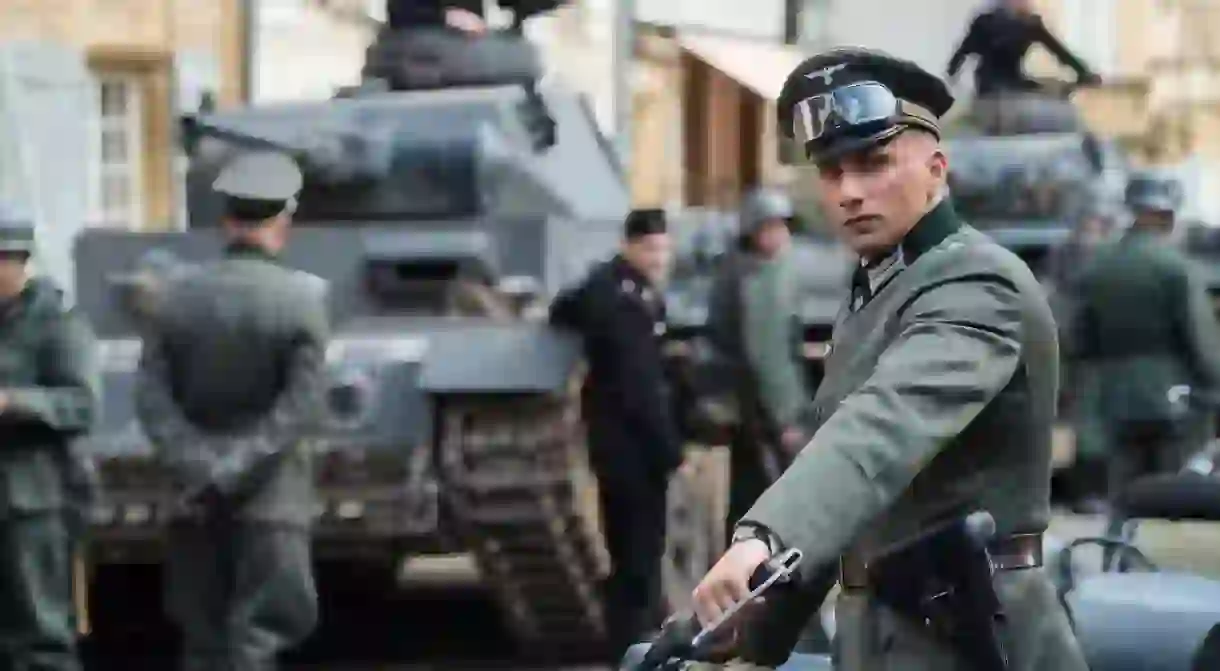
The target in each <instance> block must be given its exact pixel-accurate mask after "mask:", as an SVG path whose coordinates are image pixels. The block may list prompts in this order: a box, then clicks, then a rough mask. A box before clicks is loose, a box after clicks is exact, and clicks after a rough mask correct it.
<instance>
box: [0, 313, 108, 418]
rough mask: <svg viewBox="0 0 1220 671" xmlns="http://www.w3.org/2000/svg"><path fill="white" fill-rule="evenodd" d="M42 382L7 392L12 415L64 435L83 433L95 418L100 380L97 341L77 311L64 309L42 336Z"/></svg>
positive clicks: (7, 410) (8, 409)
mask: <svg viewBox="0 0 1220 671" xmlns="http://www.w3.org/2000/svg"><path fill="white" fill-rule="evenodd" d="M48 338H49V340H48V342H47V348H46V349H45V350H44V352H45V361H44V362H43V363H42V365H43V366H44V367H43V369H42V371H40V378H41V379H40V381H41V383H42V384H40V385H39V386H36V387H25V388H18V389H11V390H8V392H7V394H8V403H9V405H8V408H7V409H6V410H5V413H6V414H8V413H11V414H12V416H13V417H14V418H15V419H18V420H21V421H29V422H36V423H39V424H43V425H46V426H47V427H49V428H51V429H53V430H55V431H62V432H65V433H83V432H85V431H88V430H89V429H90V428H91V427H92V426H93V423H94V421H95V419H96V416H97V408H98V406H99V404H100V397H99V393H100V391H99V390H100V388H101V383H100V379H99V371H98V353H97V341H96V339H95V338H94V337H93V330H92V329H91V328H89V325H88V323H86V322H85V320H84V318H82V317H81V316H80V315H79V314H77V313H75V312H68V313H67V314H65V315H64V316H63V317H62V318H61V319H60V320H58V322H57V323H56V325H55V327H54V328H52V329H51V332H50V333H49V334H48Z"/></svg>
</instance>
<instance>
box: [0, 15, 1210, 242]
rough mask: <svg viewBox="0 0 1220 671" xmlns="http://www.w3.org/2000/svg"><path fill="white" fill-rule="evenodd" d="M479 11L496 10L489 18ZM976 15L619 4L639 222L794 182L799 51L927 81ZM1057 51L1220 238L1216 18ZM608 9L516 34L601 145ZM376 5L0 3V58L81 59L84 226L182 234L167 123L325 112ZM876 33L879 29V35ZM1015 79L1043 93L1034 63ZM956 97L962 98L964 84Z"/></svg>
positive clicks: (1133, 149) (1074, 40)
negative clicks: (14, 52)
mask: <svg viewBox="0 0 1220 671" xmlns="http://www.w3.org/2000/svg"><path fill="white" fill-rule="evenodd" d="M489 4H492V3H490V2H489ZM988 4H990V3H989V1H988V0H922V1H921V2H918V3H905V2H893V0H751V2H749V3H748V11H743V7H744V6H745V5H743V4H742V2H741V1H740V0H633V2H632V3H631V5H632V6H633V9H634V12H633V13H634V16H635V21H634V24H633V26H632V30H633V35H632V41H633V43H634V58H633V60H632V62H631V63H630V64H629V66H628V67H627V68H625V70H627V75H626V76H627V81H628V86H627V87H626V90H629V91H630V92H631V101H630V110H631V114H630V117H629V118H630V119H631V124H630V128H629V131H630V132H629V133H626V132H625V138H626V139H627V146H629V147H630V151H629V155H630V159H631V160H630V167H631V170H630V177H631V185H632V192H633V195H634V198H635V200H636V202H637V203H638V204H641V205H663V206H702V207H711V208H717V209H719V208H728V207H731V206H732V205H733V204H735V201H736V198H737V197H738V195H739V194H740V193H741V192H742V191H743V189H745V188H746V187H748V186H750V185H753V184H756V183H760V182H765V183H779V184H786V183H791V182H793V180H794V172H793V170H794V169H793V168H791V167H789V166H787V165H785V163H786V161H785V160H784V159H785V158H787V156H786V150H785V148H784V147H783V146H782V144H781V143H780V142H779V140H778V133H777V129H775V128H774V107H773V100H774V98H775V96H776V95H777V93H778V91H779V88H780V86H781V85H782V83H783V77H784V75H785V73H786V72H787V71H789V70H790V69H791V68H792V66H793V65H795V64H796V63H798V62H799V61H800V60H801V59H802V58H803V57H804V55H806V54H808V53H810V52H811V51H814V50H817V49H821V48H825V47H829V46H835V45H865V46H874V47H881V48H884V49H886V50H888V51H890V52H892V53H895V54H898V55H901V56H904V57H907V58H910V59H913V60H915V61H917V62H919V63H920V64H922V65H924V66H925V67H927V68H929V69H932V70H933V71H936V72H943V71H944V68H945V64H946V63H947V61H948V58H949V55H950V53H951V51H952V50H953V48H954V47H955V46H956V44H957V42H958V40H960V38H961V35H962V34H963V32H964V30H965V27H966V25H967V24H968V22H969V20H970V18H971V16H972V15H973V14H974V13H975V12H977V11H979V10H980V9H981V8H982V7H984V6H986V5H988ZM1042 5H1043V7H1042V9H1043V13H1044V15H1045V16H1046V18H1047V20H1048V22H1049V23H1050V24H1051V25H1052V26H1053V27H1054V29H1055V30H1056V31H1057V32H1058V33H1059V34H1060V35H1062V36H1063V38H1064V41H1065V42H1067V43H1068V44H1069V46H1071V48H1073V49H1074V50H1076V51H1078V52H1079V53H1080V54H1081V55H1082V56H1083V57H1084V58H1085V59H1086V60H1087V61H1088V62H1089V63H1090V64H1092V65H1093V67H1095V68H1096V69H1097V70H1098V71H1099V72H1100V73H1101V74H1102V75H1103V77H1104V78H1105V80H1106V83H1105V85H1104V86H1103V87H1101V88H1099V89H1096V90H1087V91H1081V92H1079V93H1078V94H1077V100H1078V102H1079V105H1080V107H1081V109H1082V111H1083V113H1084V115H1085V116H1086V118H1087V119H1088V121H1089V122H1090V124H1091V125H1092V126H1093V127H1094V128H1095V129H1096V130H1097V131H1098V132H1099V133H1100V134H1102V135H1104V136H1107V137H1116V138H1119V139H1120V140H1121V141H1122V144H1123V146H1124V147H1126V148H1127V149H1128V150H1129V151H1130V153H1131V155H1132V158H1133V160H1135V161H1137V162H1142V163H1154V164H1158V165H1164V166H1170V167H1171V168H1172V169H1174V170H1177V171H1179V172H1180V173H1181V174H1182V176H1183V177H1184V178H1185V180H1186V183H1187V186H1188V191H1189V192H1190V201H1191V207H1192V208H1193V210H1194V211H1193V212H1192V213H1191V214H1192V216H1197V217H1200V218H1204V219H1208V220H1214V221H1220V190H1218V189H1210V190H1209V189H1207V188H1205V186H1204V185H1205V184H1208V183H1213V182H1214V181H1215V180H1217V179H1220V53H1218V48H1217V46H1216V45H1217V43H1220V2H1216V1H1215V0H1043V2H1042ZM616 6H617V0H577V1H575V2H573V3H572V4H571V5H570V6H568V7H565V8H564V9H562V10H560V11H558V12H555V13H554V14H552V15H550V16H545V17H540V18H537V19H534V20H532V21H531V22H530V24H528V25H527V32H528V34H529V36H530V38H531V39H532V40H533V41H534V42H535V43H536V44H537V45H538V46H539V48H540V49H541V51H542V53H543V57H544V60H545V62H546V63H547V67H548V71H549V73H550V76H554V77H559V78H562V79H564V80H566V81H567V83H568V84H569V85H570V86H573V87H576V88H578V89H580V90H582V91H583V92H584V93H585V94H586V95H587V96H588V97H589V99H590V102H591V104H592V107H593V108H594V110H595V111H596V114H597V116H598V119H599V121H600V122H601V123H602V124H603V127H604V128H605V129H606V131H607V132H608V133H612V134H613V133H614V132H615V131H616V128H615V125H616V110H617V109H618V106H616V101H615V99H614V98H615V93H616V91H617V90H620V88H621V87H618V86H616V81H617V80H616V74H617V72H616V60H615V55H614V54H615V49H614V46H615V43H616V40H617V39H618V38H617V36H616V33H615V27H616V22H615V11H616ZM383 14H384V0H211V1H210V2H190V1H188V0H6V1H5V3H4V10H3V20H0V41H3V40H16V39H21V40H37V41H43V42H49V43H55V44H59V45H64V46H66V47H71V48H76V49H80V50H82V52H83V53H84V55H85V57H86V58H87V61H88V64H89V68H90V72H91V75H92V79H93V86H94V87H95V89H96V99H97V104H96V105H95V107H96V109H93V110H91V112H90V115H89V116H90V124H91V126H92V128H93V131H92V132H93V135H94V137H95V138H96V143H95V144H96V147H94V148H93V149H94V151H92V152H91V153H92V154H93V155H94V158H93V159H91V161H90V163H91V168H90V175H91V177H90V181H91V185H92V186H91V196H90V202H91V206H90V208H89V209H90V216H89V223H90V224H93V225H119V226H129V227H134V228H163V227H171V226H174V225H176V224H177V223H178V222H180V221H181V216H182V213H181V211H180V207H181V206H180V202H181V198H180V197H179V193H178V192H179V190H180V178H181V174H182V169H183V165H182V159H181V157H180V152H179V151H178V149H177V145H176V141H175V128H176V123H175V119H176V117H177V115H179V114H181V113H183V112H189V111H192V110H193V109H195V108H197V106H198V105H199V103H200V101H201V100H202V99H203V98H204V97H205V94H207V95H208V96H210V97H211V98H212V99H214V101H215V103H216V104H218V105H221V106H224V105H232V104H242V103H245V102H258V103H267V102H285V101H292V100H299V99H319V98H326V97H329V96H330V95H331V94H332V93H333V92H334V90H335V89H337V88H339V87H342V86H347V85H350V84H354V83H356V82H357V81H358V80H359V72H360V67H361V64H362V62H363V58H364V50H365V47H366V45H367V44H368V42H369V41H370V40H371V39H372V37H373V35H374V33H375V31H376V30H377V26H378V24H379V20H380V19H382V18H383ZM882 16H884V17H885V20H884V21H879V20H878V17H882ZM1030 61H1031V63H1030V66H1031V68H1032V69H1034V70H1035V71H1038V72H1041V73H1042V74H1051V73H1053V70H1052V69H1051V68H1052V66H1051V65H1050V63H1051V60H1050V59H1049V57H1048V56H1047V55H1046V54H1042V53H1035V54H1033V55H1031V59H1030ZM961 81H962V82H963V83H964V85H963V86H962V90H961V93H962V94H963V95H964V96H965V97H968V95H969V92H968V90H967V89H968V88H969V87H968V85H967V84H968V83H969V81H970V77H969V73H966V74H965V75H964V76H963V77H962V79H961Z"/></svg>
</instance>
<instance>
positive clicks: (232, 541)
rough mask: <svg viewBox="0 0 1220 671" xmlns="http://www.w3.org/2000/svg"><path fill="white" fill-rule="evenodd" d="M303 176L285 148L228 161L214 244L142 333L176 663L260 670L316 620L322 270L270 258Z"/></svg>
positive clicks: (219, 187) (141, 412)
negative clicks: (220, 241)
mask: <svg viewBox="0 0 1220 671" xmlns="http://www.w3.org/2000/svg"><path fill="white" fill-rule="evenodd" d="M301 183H302V177H301V172H300V170H299V169H298V167H297V165H296V164H295V163H294V162H293V161H292V160H291V159H290V158H288V157H286V156H284V155H282V154H277V153H271V152H259V153H250V154H245V155H241V156H239V157H237V158H236V159H235V160H233V161H232V162H231V163H230V164H229V165H227V166H226V167H225V169H224V170H223V171H222V172H221V174H220V175H219V177H218V178H217V179H216V182H215V185H214V188H215V189H216V191H217V192H219V193H220V195H221V196H223V197H224V199H225V208H224V219H223V221H222V228H223V231H224V235H225V237H226V239H227V242H228V244H227V247H226V248H225V251H224V256H223V257H222V258H220V259H217V260H215V261H212V262H209V263H205V264H202V265H200V266H198V267H197V268H196V269H195V270H194V271H193V272H190V273H185V274H182V275H181V276H180V277H178V278H176V279H173V280H172V281H168V282H167V284H166V285H165V286H164V288H163V289H162V294H161V297H162V300H160V301H158V313H157V319H156V320H155V322H153V323H152V324H151V325H150V328H149V329H147V331H146V335H145V337H144V348H143V355H142V358H141V361H140V368H139V376H138V378H137V383H136V385H137V386H136V408H137V414H138V416H139V419H140V422H141V423H142V424H143V428H144V432H145V434H146V435H147V436H148V438H149V440H150V441H151V442H152V444H153V445H154V447H155V448H156V450H157V452H158V455H159V458H160V460H161V462H162V464H163V465H164V468H165V470H166V471H167V474H168V475H169V477H170V479H171V481H172V483H173V489H174V494H175V497H176V501H177V502H178V503H177V506H176V508H174V509H173V510H171V511H169V512H170V514H171V515H172V521H171V523H170V527H169V530H168V537H167V551H166V552H167V554H166V563H165V569H166V585H165V588H166V589H165V591H166V599H167V603H166V607H167V611H168V614H169V616H170V617H171V619H172V620H173V621H175V622H176V623H177V624H178V626H179V627H180V628H181V630H182V634H183V657H184V659H183V665H182V668H184V669H191V670H197V671H220V670H221V669H225V670H227V669H270V668H272V667H273V666H274V663H275V657H276V654H277V653H279V652H280V651H282V650H283V649H285V648H287V647H289V646H292V645H294V644H296V643H298V642H300V641H301V640H303V639H304V638H305V637H306V636H307V635H308V634H309V633H310V632H311V631H312V630H313V628H314V626H315V623H316V621H317V604H316V598H317V594H316V590H315V587H314V581H313V573H312V565H311V560H310V535H309V526H310V524H311V522H312V520H313V472H312V466H311V455H310V454H309V453H308V451H307V450H306V444H305V443H304V442H303V439H304V437H305V436H306V435H308V433H309V432H310V431H311V429H313V428H314V422H315V421H316V420H317V418H318V417H319V416H321V414H322V412H321V410H322V393H323V381H324V380H323V376H324V363H325V356H326V344H327V338H328V330H329V324H328V310H327V301H326V287H325V284H324V283H323V281H322V280H320V279H319V278H317V277H315V276H313V275H309V274H306V273H303V272H299V271H294V270H291V269H289V268H287V267H285V266H284V265H283V264H282V262H281V261H279V260H278V258H277V256H278V254H279V253H280V251H281V249H282V248H283V247H284V245H285V243H286V242H287V239H288V233H289V226H290V222H291V216H292V212H293V208H294V206H295V202H296V197H297V194H298V192H299V191H300V189H301Z"/></svg>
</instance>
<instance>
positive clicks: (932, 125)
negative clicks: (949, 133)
mask: <svg viewBox="0 0 1220 671" xmlns="http://www.w3.org/2000/svg"><path fill="white" fill-rule="evenodd" d="M898 110H899V113H900V114H901V121H902V123H905V124H908V125H911V126H917V127H919V128H922V129H923V130H926V131H928V132H929V133H931V134H933V135H935V136H936V137H937V139H940V136H941V135H940V124H939V123H938V122H937V119H936V115H935V114H933V113H932V111H931V110H929V109H928V108H926V107H924V106H922V105H916V104H915V103H913V102H910V101H907V100H902V99H899V100H898Z"/></svg>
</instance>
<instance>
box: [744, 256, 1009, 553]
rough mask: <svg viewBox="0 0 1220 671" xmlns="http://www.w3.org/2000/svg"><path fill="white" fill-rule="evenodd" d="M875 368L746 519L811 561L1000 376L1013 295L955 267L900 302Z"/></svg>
mask: <svg viewBox="0 0 1220 671" xmlns="http://www.w3.org/2000/svg"><path fill="white" fill-rule="evenodd" d="M901 323H902V331H901V333H900V335H899V336H898V337H897V338H896V340H895V341H894V343H893V344H892V345H891V346H890V348H889V349H888V350H887V351H886V352H885V354H884V355H883V356H882V357H881V360H880V361H879V362H878V364H877V368H876V370H875V371H874V373H873V375H872V377H870V378H869V379H868V380H867V381H866V382H865V383H864V384H863V385H862V386H861V387H860V388H859V389H858V390H857V391H856V392H855V393H853V394H851V395H850V396H848V397H847V398H846V399H844V401H843V402H842V403H841V404H840V406H839V407H838V409H837V410H836V411H835V412H834V414H833V415H831V416H830V417H829V418H828V419H827V421H826V422H825V423H824V424H823V425H822V427H821V428H820V429H819V430H818V432H817V433H816V434H815V435H814V437H813V439H812V440H811V441H810V443H809V444H808V445H807V446H805V448H804V449H803V450H802V451H801V453H800V454H799V455H798V456H797V458H796V460H795V461H794V462H793V464H792V465H791V466H790V467H789V468H788V470H787V471H785V473H784V475H783V476H782V477H781V478H780V479H779V480H778V481H776V482H775V484H773V485H772V486H771V487H770V488H769V489H768V490H767V491H766V492H765V493H764V494H763V495H762V496H761V497H760V498H759V500H758V501H757V503H755V505H754V507H753V508H752V509H751V510H750V512H749V513H748V514H746V515H745V517H744V518H743V522H753V523H756V524H761V525H763V526H765V527H766V528H768V529H770V530H771V531H772V532H774V533H775V534H776V535H777V536H778V537H779V539H780V540H781V541H782V542H783V543H784V544H785V545H786V546H788V547H795V548H799V549H801V550H802V551H804V552H805V555H806V560H807V561H809V563H810V564H811V565H814V566H819V565H822V564H824V563H826V562H829V561H831V560H832V559H834V557H836V556H837V555H839V554H840V553H841V552H842V551H843V550H844V549H845V548H846V547H847V546H848V545H849V544H850V543H851V541H852V540H853V539H854V538H855V536H856V535H857V534H858V533H859V531H860V530H861V529H862V528H863V527H864V525H866V524H868V523H869V522H870V521H871V520H873V519H874V518H875V517H876V516H877V515H878V514H880V513H881V512H883V511H884V510H885V509H886V508H887V507H888V506H890V505H891V504H892V503H893V502H894V500H895V499H896V498H897V497H898V496H899V495H900V494H901V493H902V492H903V491H904V490H905V489H906V488H907V486H908V485H909V484H910V483H911V481H912V480H913V479H914V478H915V476H916V475H917V474H918V473H919V471H920V470H921V469H922V468H923V467H924V465H925V464H927V463H928V462H929V461H930V460H931V459H932V458H933V457H934V456H935V455H936V454H937V453H938V452H939V451H940V450H941V449H942V448H944V447H945V446H946V445H948V444H949V443H950V442H951V441H952V440H953V439H954V438H955V437H956V436H957V435H958V434H959V433H961V431H962V430H963V429H965V428H966V427H967V426H968V425H969V424H970V423H971V422H972V421H973V420H974V418H975V417H977V416H978V414H979V413H980V412H982V410H983V409H984V408H985V407H986V406H987V404H988V403H990V402H991V401H992V399H994V398H995V397H996V396H997V395H998V394H999V393H1000V391H1001V390H1002V389H1003V388H1004V387H1005V385H1007V384H1008V382H1009V380H1010V379H1011V378H1012V376H1013V374H1014V372H1015V371H1016V369H1017V366H1018V363H1019V361H1020V355H1021V345H1020V340H1019V338H1020V329H1021V314H1020V297H1019V295H1018V292H1017V290H1016V288H1015V287H1014V286H1013V285H1012V284H1010V283H1009V282H1008V281H1007V280H1005V279H1003V278H1001V277H998V276H979V275H975V276H970V277H962V276H959V277H958V278H957V279H955V280H952V281H949V282H945V283H941V284H939V285H936V286H935V287H933V288H931V289H929V290H928V291H926V292H925V293H923V294H922V295H920V296H919V297H918V298H916V299H915V300H914V301H913V302H911V303H910V304H909V305H908V306H907V309H906V311H905V316H904V318H903V319H902V322H901Z"/></svg>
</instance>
